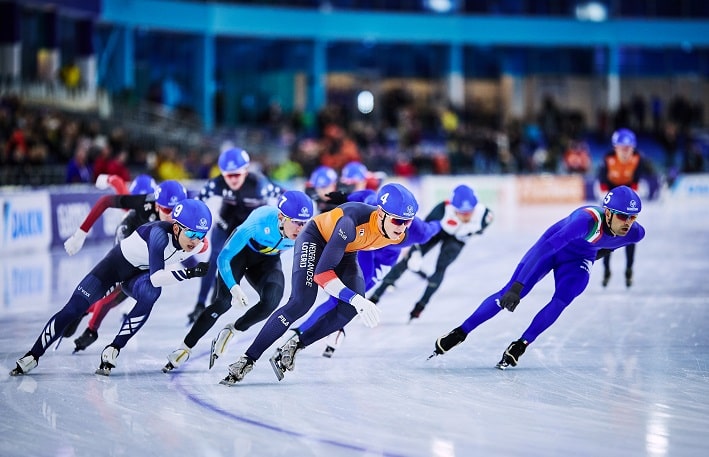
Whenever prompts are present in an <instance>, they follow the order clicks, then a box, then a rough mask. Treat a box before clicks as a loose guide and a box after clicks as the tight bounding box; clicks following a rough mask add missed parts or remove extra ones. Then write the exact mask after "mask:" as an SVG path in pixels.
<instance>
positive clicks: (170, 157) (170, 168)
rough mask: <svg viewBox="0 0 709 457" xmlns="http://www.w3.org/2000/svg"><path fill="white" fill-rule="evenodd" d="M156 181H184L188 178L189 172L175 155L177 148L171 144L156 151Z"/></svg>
mask: <svg viewBox="0 0 709 457" xmlns="http://www.w3.org/2000/svg"><path fill="white" fill-rule="evenodd" d="M155 172H156V175H157V178H158V181H165V180H167V179H174V180H176V181H184V180H185V179H190V178H191V177H190V174H189V173H188V172H187V169H186V168H185V166H184V163H183V161H182V159H181V158H180V157H178V155H177V150H176V149H175V148H173V147H172V146H167V147H164V148H162V149H160V151H159V152H158V162H157V166H156V168H155Z"/></svg>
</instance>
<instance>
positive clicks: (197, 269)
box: [185, 262, 209, 279]
mask: <svg viewBox="0 0 709 457" xmlns="http://www.w3.org/2000/svg"><path fill="white" fill-rule="evenodd" d="M208 270H209V264H208V263H207V262H200V263H198V264H197V266H194V267H192V268H187V269H186V270H185V274H186V275H187V279H190V278H201V277H202V276H204V275H206V274H207V271H208Z"/></svg>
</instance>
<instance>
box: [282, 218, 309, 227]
mask: <svg viewBox="0 0 709 457" xmlns="http://www.w3.org/2000/svg"><path fill="white" fill-rule="evenodd" d="M286 219H288V220H289V221H291V222H292V223H293V224H295V225H297V226H298V227H303V226H305V224H307V223H308V221H301V220H298V219H291V218H290V217H286Z"/></svg>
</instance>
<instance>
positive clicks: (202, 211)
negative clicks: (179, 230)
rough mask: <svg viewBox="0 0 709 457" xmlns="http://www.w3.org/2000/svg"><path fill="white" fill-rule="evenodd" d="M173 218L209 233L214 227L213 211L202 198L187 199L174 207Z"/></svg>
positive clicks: (188, 227)
mask: <svg viewBox="0 0 709 457" xmlns="http://www.w3.org/2000/svg"><path fill="white" fill-rule="evenodd" d="M172 219H173V220H174V221H175V222H177V223H179V224H180V225H181V226H183V227H185V228H187V229H189V230H194V231H195V232H202V233H207V232H208V231H209V229H210V228H211V227H212V213H211V211H209V208H208V207H207V204H206V203H204V202H203V201H202V200H195V199H191V198H188V199H185V200H182V201H181V202H179V203H177V205H175V207H174V208H173V209H172Z"/></svg>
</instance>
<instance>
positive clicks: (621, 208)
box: [603, 186, 643, 215]
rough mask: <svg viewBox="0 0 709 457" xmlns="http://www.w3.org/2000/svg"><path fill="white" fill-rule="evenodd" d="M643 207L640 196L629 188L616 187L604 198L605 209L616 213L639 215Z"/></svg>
mask: <svg viewBox="0 0 709 457" xmlns="http://www.w3.org/2000/svg"><path fill="white" fill-rule="evenodd" d="M642 206H643V205H642V203H641V201H640V197H639V196H638V194H637V193H635V191H634V190H633V189H631V188H630V187H628V186H618V187H614V188H613V189H611V190H610V191H608V193H607V194H606V196H605V197H604V198H603V207H604V208H608V209H609V210H611V211H613V212H616V213H622V214H628V215H637V214H640V210H641V209H642Z"/></svg>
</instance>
